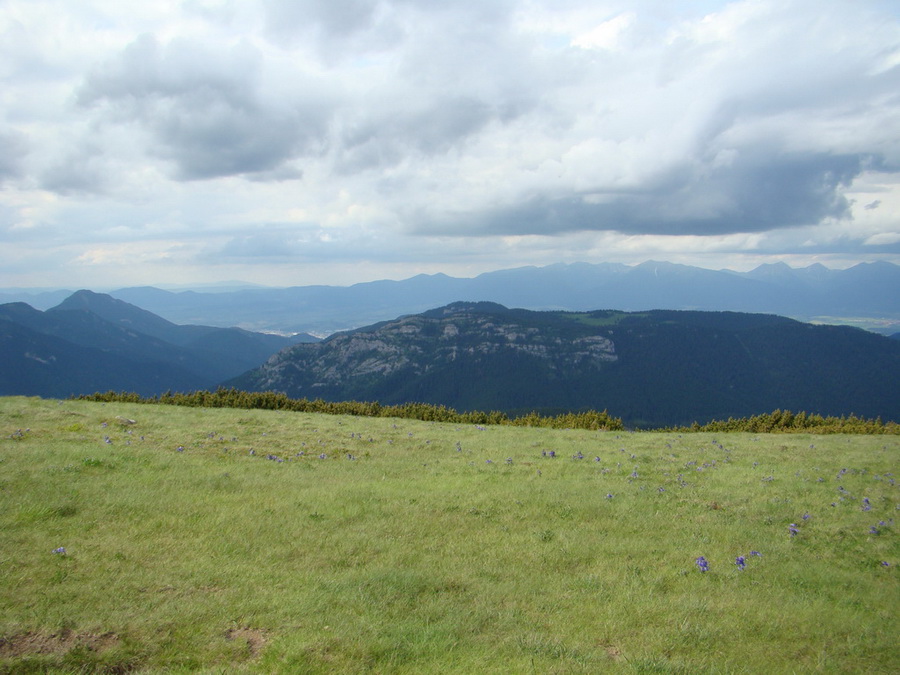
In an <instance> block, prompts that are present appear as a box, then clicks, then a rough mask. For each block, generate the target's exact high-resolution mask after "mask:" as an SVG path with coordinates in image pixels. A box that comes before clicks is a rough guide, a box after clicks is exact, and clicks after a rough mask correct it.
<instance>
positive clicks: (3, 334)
mask: <svg viewBox="0 0 900 675" xmlns="http://www.w3.org/2000/svg"><path fill="white" fill-rule="evenodd" d="M304 339H308V340H314V339H315V338H312V337H311V336H304V335H295V336H292V337H283V336H279V335H268V334H263V333H252V332H249V331H245V330H241V329H240V328H217V327H211V326H179V325H176V324H174V323H171V322H169V321H166V320H165V319H162V318H160V317H159V316H156V315H155V314H152V313H150V312H148V311H145V310H143V309H141V308H139V307H135V306H134V305H131V304H129V303H127V302H123V301H122V300H116V299H114V298H112V297H110V296H109V295H105V294H102V293H92V292H91V291H78V292H76V293H73V294H72V295H71V296H69V297H68V298H66V299H65V300H64V301H63V302H61V303H60V304H59V305H57V306H56V307H52V308H50V309H48V310H47V311H45V312H41V311H39V310H37V309H34V308H33V307H31V306H30V305H27V304H25V303H21V302H18V303H8V304H3V305H0V363H2V367H0V395H9V394H25V395H38V396H54V397H65V396H70V395H73V394H88V393H92V392H95V391H105V390H107V389H115V390H125V391H133V392H137V393H141V394H145V395H152V394H160V393H162V392H165V391H167V390H173V391H188V390H191V389H199V388H206V387H211V386H215V384H216V383H218V382H221V381H222V380H224V379H226V378H228V377H233V376H235V375H237V374H239V373H241V372H243V371H245V370H247V369H248V368H253V367H255V366H257V365H259V364H260V363H263V362H264V361H265V360H266V359H267V358H268V357H269V356H271V355H272V354H273V353H275V352H277V351H278V350H280V349H282V348H283V347H286V346H288V345H291V344H294V343H295V342H298V341H301V340H304Z"/></svg>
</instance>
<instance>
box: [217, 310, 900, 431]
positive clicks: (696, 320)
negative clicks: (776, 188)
mask: <svg viewBox="0 0 900 675" xmlns="http://www.w3.org/2000/svg"><path fill="white" fill-rule="evenodd" d="M226 385H230V386H235V387H237V388H240V389H247V390H250V391H264V390H274V391H279V392H283V393H285V394H287V395H288V396H290V397H293V398H311V399H312V398H322V399H325V400H332V401H339V400H374V401H378V402H379V403H382V404H402V403H407V402H423V403H430V404H435V405H446V406H448V407H451V408H455V409H457V410H461V411H469V410H500V411H502V412H506V413H510V414H526V413H528V412H530V411H531V410H536V411H538V412H540V413H542V414H552V413H558V412H565V411H572V412H577V411H580V410H586V409H594V410H608V411H609V413H610V414H612V415H615V416H617V417H621V418H622V419H623V420H625V422H626V423H627V424H630V425H634V426H641V427H661V426H671V425H679V424H690V423H691V422H694V421H698V422H701V423H702V422H705V421H709V420H712V419H725V418H728V417H746V416H752V415H754V414H759V413H761V412H767V411H771V410H774V409H776V408H781V409H791V410H805V411H808V412H811V413H818V414H824V415H846V414H851V413H855V414H859V415H864V416H868V417H878V416H881V417H883V418H885V419H892V420H897V419H900V344H898V343H897V341H896V340H891V339H889V338H887V337H884V336H880V335H876V334H874V333H869V332H867V331H863V330H860V329H855V328H850V327H842V326H814V325H811V324H806V323H802V322H798V321H795V320H792V319H789V318H785V317H781V316H777V315H769V314H748V313H737V312H700V311H678V310H650V311H646V312H635V313H629V312H621V311H614V310H596V311H590V312H581V313H578V312H558V311H542V312H535V311H531V310H525V309H509V308H507V307H505V306H502V305H498V304H496V303H477V302H457V303H452V304H450V305H447V306H445V307H441V308H437V309H432V310H428V311H426V312H423V313H419V314H411V315H405V316H402V317H399V318H396V319H393V320H389V321H384V322H379V323H376V324H373V325H371V326H366V327H362V328H359V329H355V330H352V331H345V332H342V333H336V334H334V335H332V336H330V337H329V338H326V339H325V340H323V341H321V342H319V343H315V344H308V345H294V346H292V347H289V348H286V349H284V350H282V351H281V352H279V353H278V354H275V355H273V356H272V357H271V358H270V359H269V360H268V361H267V362H266V363H265V364H263V365H262V366H260V367H259V368H257V369H255V370H253V371H250V372H248V373H245V374H243V375H241V376H239V377H237V378H235V379H233V380H231V381H229V382H227V383H226Z"/></svg>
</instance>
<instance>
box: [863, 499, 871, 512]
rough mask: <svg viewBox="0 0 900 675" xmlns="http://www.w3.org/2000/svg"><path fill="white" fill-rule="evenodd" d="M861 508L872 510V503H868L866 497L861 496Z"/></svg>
mask: <svg viewBox="0 0 900 675" xmlns="http://www.w3.org/2000/svg"><path fill="white" fill-rule="evenodd" d="M862 510H863V511H871V510H872V505H871V504H870V503H869V498H868V497H863V505H862Z"/></svg>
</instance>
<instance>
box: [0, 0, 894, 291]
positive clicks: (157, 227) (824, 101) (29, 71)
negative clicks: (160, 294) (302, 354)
mask: <svg viewBox="0 0 900 675" xmlns="http://www.w3.org/2000/svg"><path fill="white" fill-rule="evenodd" d="M0 45H2V46H0V63H3V64H4V65H2V66H0V77H2V78H3V84H4V86H3V92H2V93H0V105H2V107H0V198H2V206H3V207H4V208H3V211H2V214H0V237H2V240H3V241H4V242H5V243H7V244H9V245H7V246H5V247H4V248H5V249H6V252H5V253H3V254H0V263H2V264H4V266H5V268H6V269H7V270H10V272H9V275H10V276H9V279H8V281H7V283H6V284H5V285H12V284H13V283H16V281H15V280H19V282H20V283H23V282H24V280H25V279H26V278H36V277H38V276H39V274H40V270H41V268H42V266H46V267H47V270H48V271H47V273H48V274H50V270H57V271H59V273H60V274H61V273H62V272H63V271H65V272H66V273H68V274H71V275H76V276H77V275H78V274H82V275H84V276H83V278H84V279H85V280H88V279H100V278H101V277H103V275H105V277H104V278H108V282H107V283H109V284H112V285H116V284H117V283H119V281H118V277H121V283H129V282H132V281H138V277H140V279H141V280H142V281H143V282H147V283H149V282H154V281H155V282H161V281H163V280H161V279H158V278H156V277H158V276H159V275H160V274H163V273H170V274H176V275H177V276H178V277H179V279H180V280H188V279H189V278H190V279H194V280H201V279H210V278H213V277H219V276H220V275H221V274H226V273H232V272H233V273H235V274H238V275H242V276H244V277H245V278H250V277H254V278H255V280H265V278H264V276H265V274H266V272H263V271H259V272H256V273H254V272H253V271H252V270H254V269H261V268H258V267H256V266H258V265H260V264H268V265H270V266H271V268H270V269H271V270H276V269H277V270H280V272H279V274H282V275H290V274H291V273H290V269H291V266H293V269H294V274H293V276H283V277H280V278H275V279H270V281H271V282H272V283H283V282H288V283H309V282H311V281H312V280H311V279H307V278H305V277H303V275H302V274H301V273H300V272H298V271H297V269H299V268H300V267H303V268H304V269H307V270H308V269H311V267H316V273H317V274H318V275H319V277H318V278H322V275H323V274H324V275H327V274H328V273H329V270H330V271H331V274H332V275H334V278H324V279H323V280H324V281H325V282H328V283H341V280H342V279H347V276H346V274H347V268H342V267H341V265H346V266H349V267H352V268H354V269H355V270H356V273H357V275H359V274H363V273H364V272H363V271H365V273H373V274H376V275H379V276H403V275H404V274H405V273H407V272H415V271H439V270H442V269H443V270H445V271H457V272H459V271H461V270H464V269H471V270H472V271H481V270H483V269H489V268H494V267H502V266H509V265H515V264H525V263H549V262H554V261H558V260H574V259H592V260H596V259H597V258H598V257H602V259H617V260H625V261H635V262H636V261H639V260H642V259H645V258H646V257H652V256H654V255H656V256H657V257H662V256H665V257H669V258H672V259H682V260H685V261H690V262H695V263H698V262H700V263H702V258H704V256H707V257H709V258H710V259H717V260H722V259H723V258H725V259H728V258H729V256H730V259H731V260H733V261H734V262H735V263H736V265H737V266H740V265H742V264H743V265H745V266H746V264H747V263H748V262H750V261H752V260H758V259H761V258H763V257H764V256H771V255H782V256H784V257H787V258H789V259H796V260H798V261H802V260H812V259H813V258H815V256H817V255H821V256H827V259H830V260H834V261H837V262H838V263H839V264H840V263H842V262H843V263H848V264H849V263H850V262H853V261H855V260H863V259H872V258H873V257H881V258H887V259H893V260H895V261H896V260H897V259H898V256H900V245H898V242H900V231H898V218H900V199H898V176H900V93H898V92H900V13H898V12H897V10H896V7H895V6H893V5H892V4H891V3H889V2H881V1H879V0H866V1H859V2H849V0H848V1H846V2H845V1H843V0H841V1H838V2H829V3H821V2H813V1H812V0H790V1H787V2H785V1H784V0H782V1H779V2H776V1H775V0H744V1H736V2H722V1H719V2H716V1H712V0H709V1H702V0H698V1H696V2H686V3H668V2H661V1H658V2H657V1H650V0H639V1H637V2H634V1H630V2H624V1H617V0H608V1H600V2H596V1H592V2H588V1H587V0H564V1H561V2H560V1H557V2H549V0H546V1H542V0H531V1H529V2H513V1H512V0H497V1H496V2H490V3H485V2H476V1H474V0H459V1H457V2H447V3H436V2H431V1H427V0H330V1H328V2H325V1H324V0H188V1H185V2H175V0H170V1H168V2H160V3H145V4H142V5H141V6H140V7H139V8H137V9H135V8H134V7H124V6H122V7H120V6H119V5H118V4H116V3H111V2H108V0H85V1H83V2H79V3H70V2H65V1H64V0H45V1H43V2H40V3H34V2H29V1H27V0H5V2H2V3H0ZM873 205H874V206H873ZM12 244H14V245H15V246H14V247H13V248H11V245H12ZM667 252H668V255H666V253H667ZM129 255H130V256H133V260H132V261H131V262H129V260H128V257H129ZM119 256H123V257H124V258H125V259H122V260H119ZM792 256H793V258H791V257H792ZM741 257H743V260H744V262H743V263H742V262H740V260H741ZM134 261H140V262H139V263H135V262H134ZM391 269H394V270H396V273H394V274H389V273H386V272H385V270H391ZM19 270H30V271H31V276H28V275H26V274H25V273H24V271H19ZM141 270H143V271H141ZM379 270H380V271H379ZM92 275H93V276H92ZM153 275H156V277H153ZM349 280H351V281H352V280H360V279H356V278H351V279H349ZM59 282H60V283H61V282H62V280H61V279H60V280H59ZM92 283H97V282H96V281H93V282H92ZM0 285H3V284H2V283H0Z"/></svg>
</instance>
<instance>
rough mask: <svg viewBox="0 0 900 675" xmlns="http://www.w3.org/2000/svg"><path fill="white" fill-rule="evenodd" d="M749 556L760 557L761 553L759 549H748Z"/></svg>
mask: <svg viewBox="0 0 900 675" xmlns="http://www.w3.org/2000/svg"><path fill="white" fill-rule="evenodd" d="M750 555H751V556H756V557H757V558H762V553H760V552H759V551H750Z"/></svg>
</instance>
